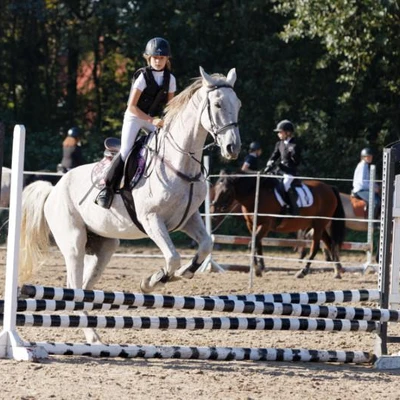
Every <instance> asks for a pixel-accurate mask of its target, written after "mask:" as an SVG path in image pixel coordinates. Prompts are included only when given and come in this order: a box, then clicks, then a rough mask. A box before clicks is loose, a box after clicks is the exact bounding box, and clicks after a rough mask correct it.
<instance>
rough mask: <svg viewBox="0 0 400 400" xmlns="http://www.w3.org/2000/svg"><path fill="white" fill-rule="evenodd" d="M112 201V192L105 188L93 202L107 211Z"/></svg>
mask: <svg viewBox="0 0 400 400" xmlns="http://www.w3.org/2000/svg"><path fill="white" fill-rule="evenodd" d="M113 199H114V192H113V191H112V189H110V188H108V187H105V188H103V189H101V190H100V192H99V194H98V195H97V197H96V200H95V201H94V202H95V203H96V204H97V205H98V206H100V207H103V208H106V209H109V208H110V207H111V204H112V202H113Z"/></svg>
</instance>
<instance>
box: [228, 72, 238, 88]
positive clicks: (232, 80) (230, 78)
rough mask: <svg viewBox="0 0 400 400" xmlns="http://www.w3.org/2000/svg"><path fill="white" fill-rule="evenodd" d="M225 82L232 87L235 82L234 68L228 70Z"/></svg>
mask: <svg viewBox="0 0 400 400" xmlns="http://www.w3.org/2000/svg"><path fill="white" fill-rule="evenodd" d="M226 82H227V83H228V84H229V85H231V86H232V87H233V86H234V85H235V82H236V68H232V69H231V70H230V71H229V72H228V76H227V77H226Z"/></svg>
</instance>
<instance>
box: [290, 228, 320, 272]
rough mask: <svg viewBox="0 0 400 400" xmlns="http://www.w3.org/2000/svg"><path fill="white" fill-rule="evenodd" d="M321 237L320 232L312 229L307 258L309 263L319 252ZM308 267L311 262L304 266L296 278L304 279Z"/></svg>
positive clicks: (308, 269)
mask: <svg viewBox="0 0 400 400" xmlns="http://www.w3.org/2000/svg"><path fill="white" fill-rule="evenodd" d="M321 235H322V232H321V230H320V229H317V228H314V235H313V238H312V243H311V248H310V257H308V260H309V261H311V260H313V259H314V257H315V256H316V254H317V253H318V251H319V248H320V245H319V242H320V240H321ZM310 266H311V262H308V263H307V264H306V266H305V267H304V268H303V269H301V270H300V271H299V272H298V273H297V274H296V278H304V277H305V276H306V275H307V274H308V273H309V272H310Z"/></svg>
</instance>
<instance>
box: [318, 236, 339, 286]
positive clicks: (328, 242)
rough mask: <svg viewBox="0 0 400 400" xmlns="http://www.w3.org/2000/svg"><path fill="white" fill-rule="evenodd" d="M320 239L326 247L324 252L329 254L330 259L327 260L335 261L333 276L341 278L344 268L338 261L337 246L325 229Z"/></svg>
mask: <svg viewBox="0 0 400 400" xmlns="http://www.w3.org/2000/svg"><path fill="white" fill-rule="evenodd" d="M322 240H323V242H324V244H325V247H326V249H325V251H326V254H327V253H328V254H329V255H330V259H329V260H327V261H335V267H334V275H333V277H334V278H335V279H342V272H344V269H343V267H342V264H340V262H339V246H338V245H337V244H336V243H334V242H333V240H332V238H331V237H330V236H329V234H328V232H327V231H326V230H325V231H324V232H323V233H322Z"/></svg>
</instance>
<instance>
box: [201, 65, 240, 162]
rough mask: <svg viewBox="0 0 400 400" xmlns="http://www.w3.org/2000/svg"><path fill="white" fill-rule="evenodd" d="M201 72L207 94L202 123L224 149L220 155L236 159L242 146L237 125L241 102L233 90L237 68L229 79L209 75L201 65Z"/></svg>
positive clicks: (230, 72)
mask: <svg viewBox="0 0 400 400" xmlns="http://www.w3.org/2000/svg"><path fill="white" fill-rule="evenodd" d="M200 73H201V76H202V83H203V90H205V92H206V96H207V98H206V100H205V106H204V108H203V112H202V114H201V124H202V126H203V127H204V129H206V130H207V131H208V132H210V133H211V135H213V137H214V140H215V141H216V143H217V144H218V145H219V147H220V148H221V155H222V156H223V157H224V158H226V159H228V160H235V159H236V158H237V157H238V155H239V152H240V147H241V140H240V135H239V128H238V114H239V109H240V106H241V103H240V100H239V99H238V97H237V96H236V93H235V92H234V90H233V85H234V84H235V81H236V70H235V69H234V68H233V69H231V70H230V71H229V73H228V76H227V77H226V78H225V77H223V78H221V77H214V76H210V75H208V74H207V73H206V72H205V71H204V69H203V68H201V67H200Z"/></svg>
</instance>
